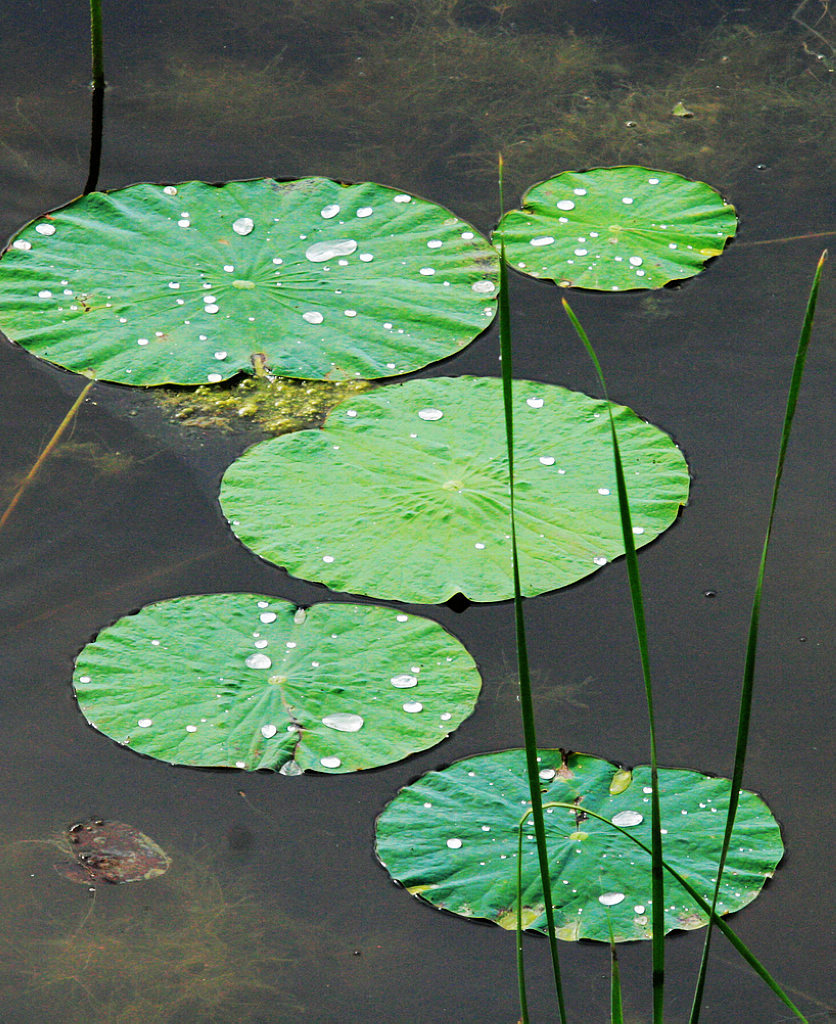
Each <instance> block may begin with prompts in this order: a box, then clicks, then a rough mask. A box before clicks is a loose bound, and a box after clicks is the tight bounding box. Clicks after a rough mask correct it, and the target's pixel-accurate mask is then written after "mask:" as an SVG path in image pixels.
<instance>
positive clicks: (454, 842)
mask: <svg viewBox="0 0 836 1024" xmlns="http://www.w3.org/2000/svg"><path fill="white" fill-rule="evenodd" d="M447 846H448V847H449V849H451V850H460V849H461V847H462V841H461V839H448V840H447Z"/></svg>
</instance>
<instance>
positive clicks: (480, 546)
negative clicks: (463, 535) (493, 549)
mask: <svg viewBox="0 0 836 1024" xmlns="http://www.w3.org/2000/svg"><path fill="white" fill-rule="evenodd" d="M473 546H474V547H475V548H476V550H477V551H484V550H485V545H484V544H483V543H482V542H481V541H476V543H475V544H474V545H473Z"/></svg>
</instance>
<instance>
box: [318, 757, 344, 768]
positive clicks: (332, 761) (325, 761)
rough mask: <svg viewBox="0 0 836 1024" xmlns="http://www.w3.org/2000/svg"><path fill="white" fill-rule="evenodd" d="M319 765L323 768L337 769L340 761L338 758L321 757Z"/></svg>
mask: <svg viewBox="0 0 836 1024" xmlns="http://www.w3.org/2000/svg"><path fill="white" fill-rule="evenodd" d="M319 763H320V764H321V765H322V767H323V768H339V767H340V765H341V764H342V761H341V760H340V759H339V758H338V757H333V756H330V757H321V758H320V759H319Z"/></svg>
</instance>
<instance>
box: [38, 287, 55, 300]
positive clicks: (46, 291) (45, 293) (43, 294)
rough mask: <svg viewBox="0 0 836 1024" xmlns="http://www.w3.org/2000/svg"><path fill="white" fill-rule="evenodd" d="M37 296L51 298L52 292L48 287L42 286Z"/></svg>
mask: <svg viewBox="0 0 836 1024" xmlns="http://www.w3.org/2000/svg"><path fill="white" fill-rule="evenodd" d="M38 298H39V299H51V298H52V292H51V291H49V289H47V288H44V290H43V291H40V292H38Z"/></svg>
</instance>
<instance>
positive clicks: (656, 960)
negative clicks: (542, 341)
mask: <svg viewBox="0 0 836 1024" xmlns="http://www.w3.org/2000/svg"><path fill="white" fill-rule="evenodd" d="M563 308H564V309H565V310H566V315H567V316H568V317H569V319H570V320H571V322H572V326H573V327H574V328H575V333H576V334H577V335H578V337H579V338H580V340H581V342H582V343H583V346H584V348H585V349H586V351H587V354H588V355H589V358H590V359H591V360H592V363H593V365H594V367H595V372H596V373H597V374H598V381H599V383H600V385H601V390H602V393H603V395H604V399H605V401H606V403H607V413H608V414H609V418H610V433H611V434H612V447H613V461H614V464H615V479H616V485H617V488H618V511H619V515H620V517H621V533H622V536H623V538H624V552H625V555H626V558H627V575H628V578H629V581H630V597H631V599H632V602H633V619H634V621H635V624H636V638H637V640H638V646H639V656H640V659H641V666H642V676H643V678H644V693H645V701H646V703H647V717H648V721H649V726H650V784H651V786H652V793H651V796H650V807H651V819H650V836H651V847H652V854H651V864H650V872H651V893H652V910H651V924H652V933H653V937H652V942H653V978H652V984H653V1024H663V1017H664V1002H665V892H664V872H663V870H662V865H663V861H662V822H661V809H660V806H659V776H658V770H657V760H656V719H655V715H654V712H653V684H652V681H651V677H650V654H649V651H648V645H647V625H646V623H645V616H644V600H643V597H642V586H641V577H640V575H639V562H638V558H637V557H636V544H635V541H634V540H633V524H632V520H631V517H630V504H629V500H628V496H627V484H626V481H625V479H624V467H623V465H622V463H621V450H620V448H619V446H618V432H617V431H616V429H615V419H614V418H613V414H612V405H611V404H610V401H609V397H608V396H607V384H606V381H605V380H604V374H603V371H602V370H601V364H600V363H599V362H598V356H597V355H596V354H595V349H593V347H592V345H591V343H590V341H589V338H587V336H586V332H585V331H584V329H583V327H581V325H580V322H579V320H578V318H577V317H576V316H575V314H574V313H573V312H572V309H571V308H570V306H569V303H568V302H567V301H566V300H565V299H564V300H563Z"/></svg>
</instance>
